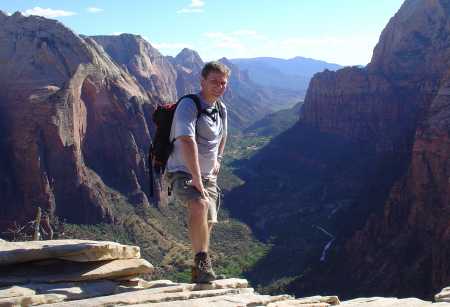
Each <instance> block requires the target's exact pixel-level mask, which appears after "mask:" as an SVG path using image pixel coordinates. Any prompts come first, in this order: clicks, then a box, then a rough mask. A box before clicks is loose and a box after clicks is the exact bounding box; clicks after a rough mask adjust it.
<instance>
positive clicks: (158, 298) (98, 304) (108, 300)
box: [41, 286, 253, 307]
mask: <svg viewBox="0 0 450 307" xmlns="http://www.w3.org/2000/svg"><path fill="white" fill-rule="evenodd" d="M168 288H171V287H168ZM161 289H162V288H158V289H147V290H138V291H134V292H128V293H121V294H115V295H110V296H103V297H97V298H91V299H86V300H78V301H72V302H62V303H57V304H51V305H41V306H42V307H49V306H53V307H76V306H85V307H104V306H115V305H137V304H148V303H160V302H165V301H185V300H191V299H198V298H204V297H220V296H224V295H230V294H241V293H253V289H252V288H246V289H240V288H235V289H217V290H200V291H183V290H184V288H183V286H173V287H172V289H165V290H166V291H167V292H161V291H155V290H161ZM172 291H173V292H172Z"/></svg>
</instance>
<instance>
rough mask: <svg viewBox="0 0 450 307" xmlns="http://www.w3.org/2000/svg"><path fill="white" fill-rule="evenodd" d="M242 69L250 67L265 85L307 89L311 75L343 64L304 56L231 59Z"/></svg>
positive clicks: (252, 72) (254, 78)
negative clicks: (286, 58)
mask: <svg viewBox="0 0 450 307" xmlns="http://www.w3.org/2000/svg"><path fill="white" fill-rule="evenodd" d="M230 62H232V63H234V64H236V65H238V66H239V68H240V69H242V70H245V69H248V70H249V72H250V73H251V75H252V77H253V80H254V81H255V82H257V83H260V84H263V85H265V86H279V87H288V88H292V89H296V90H300V89H307V88H308V85H309V80H310V79H311V77H312V76H313V75H314V74H315V73H317V72H321V71H323V70H324V69H328V70H338V69H340V68H343V66H340V65H337V64H331V63H327V62H324V61H319V60H313V59H309V58H303V57H295V58H292V59H289V60H284V59H279V58H271V57H259V58H251V59H231V60H230Z"/></svg>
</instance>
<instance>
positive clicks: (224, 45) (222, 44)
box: [203, 42, 245, 50]
mask: <svg viewBox="0 0 450 307" xmlns="http://www.w3.org/2000/svg"><path fill="white" fill-rule="evenodd" d="M216 48H221V49H222V48H228V49H233V50H245V46H244V45H242V44H237V43H233V42H217V43H215V44H212V45H209V46H206V47H203V50H210V49H216Z"/></svg>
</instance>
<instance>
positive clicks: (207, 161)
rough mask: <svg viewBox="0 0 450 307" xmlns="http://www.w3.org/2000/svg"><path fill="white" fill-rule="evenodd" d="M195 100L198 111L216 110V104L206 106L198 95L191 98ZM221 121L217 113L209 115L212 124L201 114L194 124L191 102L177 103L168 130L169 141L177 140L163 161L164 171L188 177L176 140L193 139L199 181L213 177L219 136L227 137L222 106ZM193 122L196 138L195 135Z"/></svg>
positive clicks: (193, 104) (178, 143)
mask: <svg viewBox="0 0 450 307" xmlns="http://www.w3.org/2000/svg"><path fill="white" fill-rule="evenodd" d="M195 95H196V96H197V97H198V98H199V100H200V105H201V107H202V109H209V110H212V109H214V108H215V109H218V108H217V102H215V103H210V102H208V101H206V100H204V99H203V98H202V96H201V95H200V93H196V94H195ZM222 114H223V115H222V118H221V117H220V116H219V112H216V113H213V114H212V116H213V117H214V119H215V121H214V120H213V119H212V118H211V117H209V116H208V115H206V114H203V113H202V114H201V115H200V118H199V119H198V120H197V106H196V105H195V101H193V100H192V99H190V98H184V99H182V100H181V101H180V103H179V104H178V106H177V109H176V110H175V115H174V118H173V122H172V128H171V130H170V139H171V140H173V139H174V138H175V139H177V140H176V141H175V143H174V147H173V150H172V153H171V154H170V157H169V160H168V161H167V166H166V169H167V170H168V171H169V172H175V171H183V172H186V173H190V172H189V169H188V167H187V165H186V162H185V160H184V156H183V152H182V150H181V143H180V141H179V137H180V136H181V135H187V136H191V137H193V138H194V139H196V142H197V144H198V163H199V166H200V173H201V175H202V176H203V177H206V178H211V177H214V175H213V174H212V173H213V169H214V166H215V164H216V161H217V155H218V151H219V145H220V141H221V140H222V136H223V135H226V133H227V111H226V107H225V105H224V104H223V103H222ZM196 122H197V135H196V134H195V130H196Z"/></svg>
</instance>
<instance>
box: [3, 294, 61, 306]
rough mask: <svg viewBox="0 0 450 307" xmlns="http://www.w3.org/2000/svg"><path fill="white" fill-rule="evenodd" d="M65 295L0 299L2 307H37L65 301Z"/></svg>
mask: <svg viewBox="0 0 450 307" xmlns="http://www.w3.org/2000/svg"><path fill="white" fill-rule="evenodd" d="M64 298H65V297H64V295H58V294H45V295H32V296H18V297H12V298H2V299H0V306H1V307H16V306H35V305H42V304H52V303H59V302H62V301H64Z"/></svg>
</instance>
